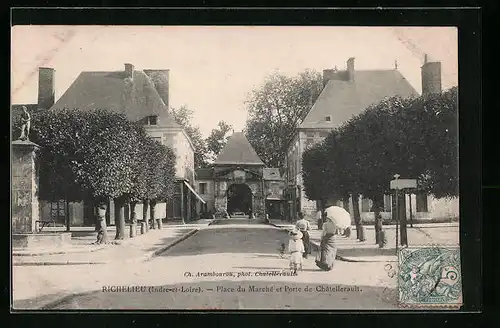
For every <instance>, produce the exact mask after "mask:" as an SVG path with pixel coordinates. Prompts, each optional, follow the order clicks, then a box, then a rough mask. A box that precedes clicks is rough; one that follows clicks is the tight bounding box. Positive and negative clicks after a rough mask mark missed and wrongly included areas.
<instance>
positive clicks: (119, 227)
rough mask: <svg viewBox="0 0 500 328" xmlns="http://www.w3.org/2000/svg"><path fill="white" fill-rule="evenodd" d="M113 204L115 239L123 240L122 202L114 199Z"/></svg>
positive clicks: (123, 214)
mask: <svg viewBox="0 0 500 328" xmlns="http://www.w3.org/2000/svg"><path fill="white" fill-rule="evenodd" d="M114 203H115V225H116V235H115V239H120V240H121V239H125V213H124V208H123V205H124V202H123V200H121V199H119V198H116V199H115V200H114Z"/></svg>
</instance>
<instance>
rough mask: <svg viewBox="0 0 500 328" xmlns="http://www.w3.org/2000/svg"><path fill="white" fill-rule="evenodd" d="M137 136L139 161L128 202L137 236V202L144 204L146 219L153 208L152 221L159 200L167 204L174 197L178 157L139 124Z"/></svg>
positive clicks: (133, 229)
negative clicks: (148, 211)
mask: <svg viewBox="0 0 500 328" xmlns="http://www.w3.org/2000/svg"><path fill="white" fill-rule="evenodd" d="M136 133H137V135H138V144H137V148H138V149H139V151H140V154H139V158H138V160H137V161H136V165H135V166H134V172H135V173H134V179H133V188H132V191H131V193H130V194H129V195H127V200H128V201H129V202H130V218H131V221H132V225H133V227H132V233H133V234H134V233H135V226H136V224H137V219H136V213H135V208H136V205H137V203H138V202H142V203H143V214H144V215H143V217H144V219H145V220H146V224H148V222H147V221H148V220H147V218H146V215H147V210H148V207H149V206H150V205H153V206H151V211H150V214H151V219H153V218H154V204H155V202H156V201H166V200H167V199H169V198H171V196H172V195H173V188H174V184H175V154H174V152H173V150H172V149H170V148H169V147H166V146H164V145H161V144H160V143H158V142H157V141H155V140H154V139H152V138H151V137H150V136H149V135H148V134H147V133H146V132H145V130H144V128H143V127H142V126H140V125H136Z"/></svg>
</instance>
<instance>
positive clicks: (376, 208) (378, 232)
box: [373, 196, 387, 248]
mask: <svg viewBox="0 0 500 328" xmlns="http://www.w3.org/2000/svg"><path fill="white" fill-rule="evenodd" d="M383 207H384V199H383V198H382V197H380V196H376V197H374V199H373V213H374V216H375V242H376V243H377V244H378V245H379V247H380V248H382V247H384V246H385V245H386V244H387V239H386V236H385V232H384V230H383V228H382V215H381V214H380V212H381V211H382V209H383Z"/></svg>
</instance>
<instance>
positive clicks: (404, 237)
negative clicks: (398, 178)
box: [396, 192, 408, 246]
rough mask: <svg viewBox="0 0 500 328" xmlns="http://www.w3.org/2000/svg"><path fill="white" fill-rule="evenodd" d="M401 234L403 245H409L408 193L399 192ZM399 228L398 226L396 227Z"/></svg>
mask: <svg viewBox="0 0 500 328" xmlns="http://www.w3.org/2000/svg"><path fill="white" fill-rule="evenodd" d="M398 203H399V229H400V230H399V234H400V236H401V239H400V240H401V246H408V231H407V220H406V194H405V193H404V192H401V193H400V194H399V199H398ZM396 229H397V227H396Z"/></svg>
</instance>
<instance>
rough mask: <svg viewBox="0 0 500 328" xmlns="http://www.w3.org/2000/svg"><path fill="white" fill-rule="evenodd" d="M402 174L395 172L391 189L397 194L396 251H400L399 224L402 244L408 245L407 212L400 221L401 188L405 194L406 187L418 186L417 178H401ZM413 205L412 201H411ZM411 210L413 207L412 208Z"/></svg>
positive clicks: (413, 187)
mask: <svg viewBox="0 0 500 328" xmlns="http://www.w3.org/2000/svg"><path fill="white" fill-rule="evenodd" d="M399 177H400V175H399V174H395V175H394V180H391V182H390V186H391V189H394V190H395V194H396V253H397V251H398V237H399V236H398V226H399V230H400V233H401V246H408V234H407V230H406V213H405V215H404V216H403V222H400V215H401V210H400V208H399V190H403V195H405V193H404V190H405V189H415V188H417V180H415V179H399ZM410 206H411V203H410ZM410 210H411V209H410Z"/></svg>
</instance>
